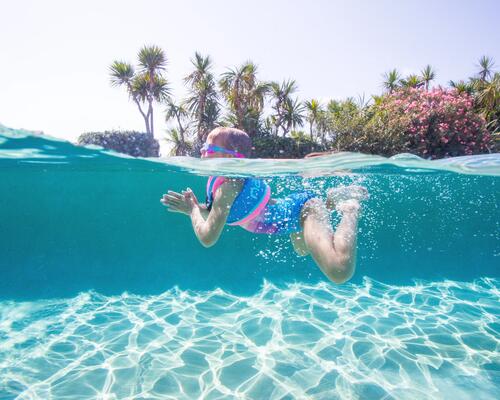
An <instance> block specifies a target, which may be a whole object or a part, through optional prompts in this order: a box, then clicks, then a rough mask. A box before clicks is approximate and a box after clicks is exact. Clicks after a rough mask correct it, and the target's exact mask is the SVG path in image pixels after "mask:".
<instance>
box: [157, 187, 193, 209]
mask: <svg viewBox="0 0 500 400" xmlns="http://www.w3.org/2000/svg"><path fill="white" fill-rule="evenodd" d="M160 202H161V203H162V204H163V205H164V206H166V207H167V209H168V211H171V212H178V213H182V214H186V215H190V214H191V211H192V210H193V208H194V207H197V206H198V200H197V199H196V196H195V195H194V193H193V192H192V190H191V189H188V190H184V191H183V192H182V193H177V192H174V191H172V190H169V191H168V192H167V193H166V194H164V195H163V197H162V198H161V199H160Z"/></svg>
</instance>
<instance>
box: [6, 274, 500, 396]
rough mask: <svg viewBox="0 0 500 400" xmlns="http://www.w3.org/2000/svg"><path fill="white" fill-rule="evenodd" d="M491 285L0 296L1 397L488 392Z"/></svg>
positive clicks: (493, 318) (497, 298)
mask: <svg viewBox="0 0 500 400" xmlns="http://www.w3.org/2000/svg"><path fill="white" fill-rule="evenodd" d="M499 283H500V282H499V281H498V280H493V279H481V280H478V281H475V282H471V283H461V282H454V281H444V282H417V283H415V284H414V285H412V286H390V285H385V284H383V283H380V282H376V281H373V280H370V279H365V280H364V283H363V284H362V285H343V286H332V285H329V284H326V283H319V284H315V285H307V284H302V283H300V284H299V283H296V284H290V285H288V286H285V287H276V286H274V285H273V284H271V283H269V282H264V284H263V286H262V288H261V290H260V291H259V292H258V293H256V294H255V295H253V296H250V297H240V296H235V295H233V294H231V293H228V292H225V291H223V290H221V289H216V290H213V291H209V292H196V291H190V290H187V291H183V290H180V289H178V288H174V289H172V290H170V291H167V292H165V293H163V294H161V295H158V296H137V295H132V294H126V293H125V294H123V295H121V296H114V297H107V296H103V295H101V294H99V293H95V292H87V293H82V294H80V295H79V296H77V297H76V298H73V299H61V300H50V301H49V300H46V301H36V302H22V303H21V302H13V301H6V302H5V301H4V302H1V303H0V398H13V397H16V396H17V398H18V399H47V398H56V399H63V398H78V399H94V398H103V399H137V398H149V399H154V398H157V399H193V398H204V399H232V398H242V399H243V398H245V399H263V398H265V399H292V398H293V399H309V398H310V399H365V398H370V399H429V398H435V399H441V398H457V399H468V398H474V399H493V398H495V393H498V390H499V389H500V384H499V382H500V380H499V379H500V352H499V349H500V321H499V318H498V316H499V315H500V285H499Z"/></svg>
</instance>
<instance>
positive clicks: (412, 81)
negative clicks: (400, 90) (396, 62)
mask: <svg viewBox="0 0 500 400" xmlns="http://www.w3.org/2000/svg"><path fill="white" fill-rule="evenodd" d="M399 83H400V84H401V86H402V87H405V88H419V87H422V86H423V85H424V82H423V81H422V78H420V77H419V76H418V75H415V74H410V75H408V76H407V77H406V78H405V79H401V80H400V81H399Z"/></svg>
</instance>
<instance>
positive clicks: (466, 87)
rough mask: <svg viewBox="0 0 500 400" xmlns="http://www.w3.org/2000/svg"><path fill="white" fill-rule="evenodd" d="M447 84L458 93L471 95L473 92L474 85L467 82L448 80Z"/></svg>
mask: <svg viewBox="0 0 500 400" xmlns="http://www.w3.org/2000/svg"><path fill="white" fill-rule="evenodd" d="M449 85H450V86H451V87H452V88H454V89H455V90H456V91H457V92H458V93H467V94H469V95H472V93H474V86H473V85H472V84H471V83H469V82H464V81H463V80H462V81H458V82H455V81H450V82H449Z"/></svg>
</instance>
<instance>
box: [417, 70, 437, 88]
mask: <svg viewBox="0 0 500 400" xmlns="http://www.w3.org/2000/svg"><path fill="white" fill-rule="evenodd" d="M420 74H421V77H420V78H421V80H422V82H424V85H425V90H429V84H430V83H431V81H433V80H434V79H436V72H435V71H434V70H433V69H432V67H431V66H430V65H427V66H426V67H425V68H424V69H423V70H422V71H421V72H420Z"/></svg>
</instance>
